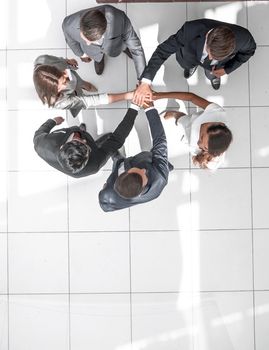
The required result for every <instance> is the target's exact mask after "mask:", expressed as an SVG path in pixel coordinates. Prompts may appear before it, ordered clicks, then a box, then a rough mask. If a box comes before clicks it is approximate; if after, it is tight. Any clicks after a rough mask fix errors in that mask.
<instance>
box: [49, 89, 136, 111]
mask: <svg viewBox="0 0 269 350" xmlns="http://www.w3.org/2000/svg"><path fill="white" fill-rule="evenodd" d="M132 97H133V92H132V91H130V92H123V93H119V94H93V95H82V96H76V95H71V96H69V97H66V98H62V99H60V100H59V101H57V102H56V104H55V106H54V107H55V108H58V109H72V108H79V109H89V108H91V107H95V106H100V105H107V104H109V103H113V102H118V101H124V100H125V101H126V100H131V99H132Z"/></svg>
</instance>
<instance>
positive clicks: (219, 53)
mask: <svg viewBox="0 0 269 350" xmlns="http://www.w3.org/2000/svg"><path fill="white" fill-rule="evenodd" d="M235 44H236V43H235V35H234V33H233V31H232V30H231V29H230V28H229V27H226V26H219V27H216V28H214V29H212V30H211V32H209V33H208V35H207V39H206V46H207V51H209V52H210V55H211V56H212V58H213V59H215V60H218V61H222V60H224V59H225V58H226V57H228V56H230V55H231V54H232V53H233V51H234V50H235Z"/></svg>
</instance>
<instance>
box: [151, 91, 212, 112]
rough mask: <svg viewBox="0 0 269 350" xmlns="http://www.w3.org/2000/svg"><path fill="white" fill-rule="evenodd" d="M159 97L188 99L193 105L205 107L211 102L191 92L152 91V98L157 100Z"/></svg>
mask: <svg viewBox="0 0 269 350" xmlns="http://www.w3.org/2000/svg"><path fill="white" fill-rule="evenodd" d="M161 98H172V99H177V100H183V101H189V102H192V103H193V104H194V105H196V106H198V107H200V108H203V109H206V107H207V106H208V105H209V104H210V103H211V102H209V101H207V100H205V99H204V98H202V97H200V96H198V95H195V94H193V93H192V92H176V91H171V92H154V94H153V100H159V99H161Z"/></svg>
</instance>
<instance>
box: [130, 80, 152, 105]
mask: <svg viewBox="0 0 269 350" xmlns="http://www.w3.org/2000/svg"><path fill="white" fill-rule="evenodd" d="M146 97H147V100H152V90H151V87H150V85H149V84H147V83H141V84H140V85H139V86H138V88H137V89H136V90H135V93H134V103H135V104H137V105H138V106H142V105H143V103H144V101H145V98H146Z"/></svg>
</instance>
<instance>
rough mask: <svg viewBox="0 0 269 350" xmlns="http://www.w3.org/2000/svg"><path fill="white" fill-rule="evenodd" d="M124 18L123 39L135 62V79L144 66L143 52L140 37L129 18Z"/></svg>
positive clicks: (138, 76)
mask: <svg viewBox="0 0 269 350" xmlns="http://www.w3.org/2000/svg"><path fill="white" fill-rule="evenodd" d="M124 19H125V20H124V34H123V40H124V41H125V43H126V46H127V47H128V49H129V50H130V52H131V55H132V57H133V60H134V64H135V70H136V74H137V79H139V78H140V76H141V74H142V73H143V70H144V69H145V66H146V59H145V54H144V50H143V47H142V45H141V42H140V39H139V38H138V36H137V34H136V32H135V30H134V28H133V26H132V24H131V22H130V20H129V18H128V17H127V16H125V18H124Z"/></svg>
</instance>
